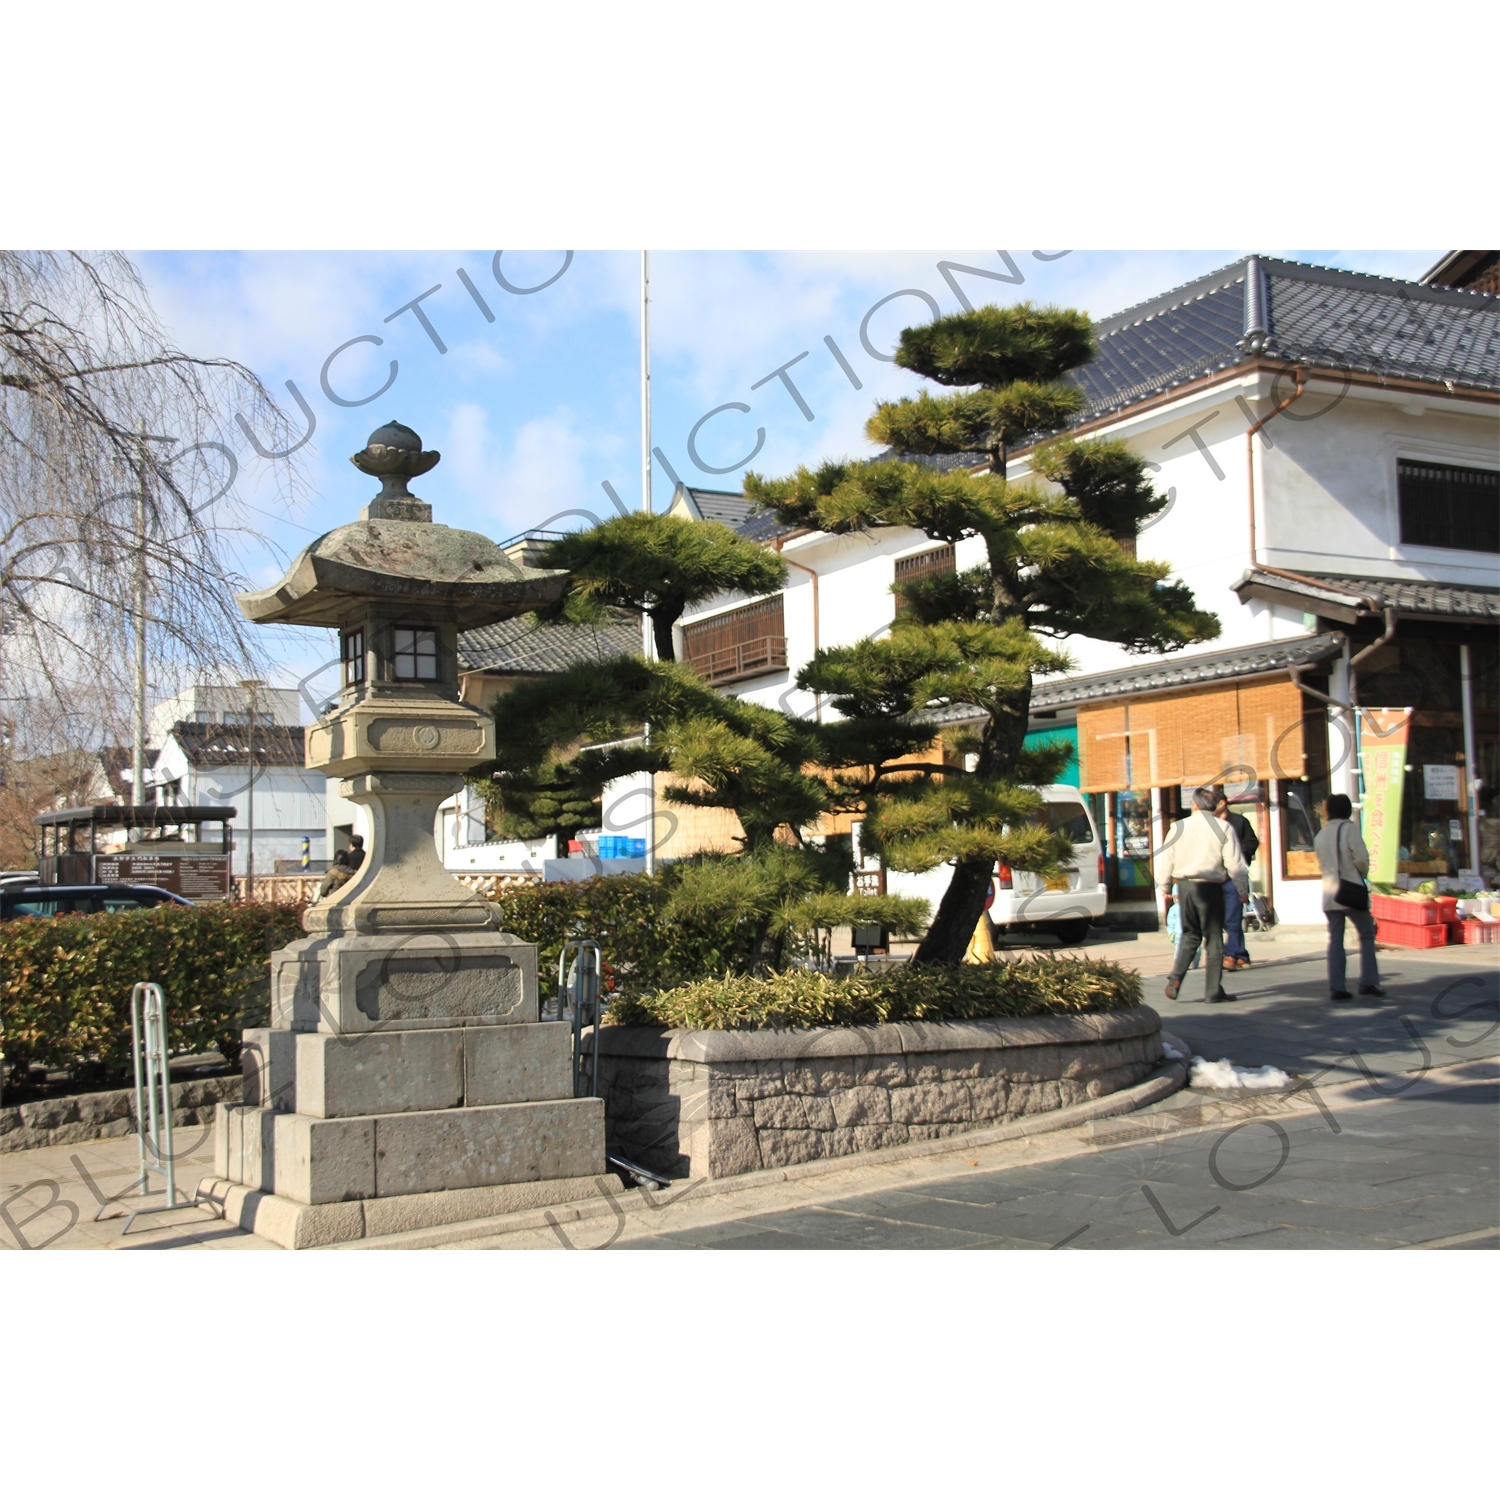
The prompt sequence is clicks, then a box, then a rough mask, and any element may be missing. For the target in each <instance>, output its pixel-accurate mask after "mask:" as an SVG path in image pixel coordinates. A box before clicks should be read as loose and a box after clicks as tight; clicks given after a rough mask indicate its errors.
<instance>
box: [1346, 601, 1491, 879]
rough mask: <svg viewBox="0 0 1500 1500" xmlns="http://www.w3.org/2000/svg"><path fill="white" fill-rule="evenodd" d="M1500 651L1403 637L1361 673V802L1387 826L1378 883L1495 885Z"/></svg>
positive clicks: (1373, 820)
mask: <svg viewBox="0 0 1500 1500" xmlns="http://www.w3.org/2000/svg"><path fill="white" fill-rule="evenodd" d="M1497 679H1500V648H1497V647H1496V645H1495V644H1494V643H1493V642H1492V641H1491V642H1486V643H1483V644H1475V643H1472V642H1470V641H1465V640H1462V639H1452V638H1445V633H1444V632H1441V631H1434V632H1432V633H1431V634H1428V635H1426V636H1422V635H1417V634H1415V633H1413V634H1412V635H1410V636H1409V635H1407V634H1406V632H1405V631H1402V632H1398V634H1397V637H1396V639H1395V640H1394V641H1392V642H1391V643H1390V644H1389V645H1386V646H1383V647H1382V648H1381V649H1380V650H1379V651H1378V652H1376V653H1375V654H1374V655H1373V656H1372V657H1371V658H1370V659H1369V660H1368V661H1367V663H1366V664H1365V666H1364V668H1363V670H1362V671H1361V672H1360V677H1359V698H1360V705H1361V715H1360V773H1361V806H1362V814H1363V820H1364V822H1365V824H1366V825H1367V826H1379V827H1381V828H1382V829H1388V830H1389V837H1388V838H1387V839H1386V840H1385V844H1384V848H1385V852H1386V857H1385V859H1384V860H1383V862H1382V868H1381V869H1379V870H1373V869H1372V872H1371V878H1372V879H1374V880H1379V881H1381V882H1382V883H1389V884H1394V885H1398V886H1402V887H1409V886H1415V885H1420V884H1422V883H1423V882H1425V881H1429V880H1434V881H1446V882H1457V883H1459V884H1465V883H1468V884H1470V885H1474V884H1477V883H1478V882H1479V881H1481V880H1482V881H1483V882H1484V884H1485V885H1486V886H1488V887H1489V888H1493V887H1494V884H1495V881H1496V877H1497V873H1500V872H1497V853H1500V851H1497V848H1496V838H1495V829H1496V826H1497V825H1496V821H1495V820H1496V813H1497V811H1500V809H1497V808H1496V805H1495V788H1496V786H1497V784H1500V690H1497V689H1500V682H1497Z"/></svg>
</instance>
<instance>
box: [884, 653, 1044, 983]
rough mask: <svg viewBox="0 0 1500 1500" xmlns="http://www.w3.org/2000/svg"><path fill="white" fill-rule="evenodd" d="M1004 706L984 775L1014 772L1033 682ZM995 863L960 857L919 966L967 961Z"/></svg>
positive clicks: (984, 750) (984, 757) (989, 729)
mask: <svg viewBox="0 0 1500 1500" xmlns="http://www.w3.org/2000/svg"><path fill="white" fill-rule="evenodd" d="M1004 707H1005V708H1007V709H1009V710H1010V712H1008V713H998V712H997V713H994V714H992V715H991V717H990V720H989V722H988V723H987V724H986V725H985V726H984V736H983V738H982V739H981V741H980V746H979V764H978V765H977V766H976V767H975V773H976V774H977V775H979V776H984V777H994V778H997V779H999V778H1004V777H1008V776H1010V775H1011V774H1012V773H1013V772H1014V770H1015V766H1016V761H1017V759H1019V757H1020V754H1021V750H1022V747H1023V746H1024V745H1025V743H1026V725H1027V722H1028V720H1029V719H1030V716H1031V684H1030V682H1028V683H1027V684H1026V687H1025V689H1024V690H1023V691H1021V692H1019V693H1017V694H1016V695H1015V697H1013V698H1011V699H1009V700H1008V701H1007V702H1006V703H1005V704H1004ZM994 871H995V866H994V861H992V860H984V859H961V860H959V861H958V863H957V865H956V866H955V867H954V871H953V878H952V879H951V880H950V881H949V882H948V889H947V890H946V891H944V892H943V899H942V900H941V901H940V902H939V903H938V909H937V915H936V916H935V917H933V919H932V925H931V926H930V927H928V929H927V935H926V936H925V937H924V938H923V939H922V942H921V944H920V945H919V946H918V948H917V951H916V953H914V954H913V955H912V962H913V963H919V964H957V963H962V962H963V957H964V954H965V953H966V952H967V951H968V947H969V939H970V938H972V937H973V936H974V929H975V928H976V927H977V926H978V925H979V918H980V915H981V913H982V912H983V911H984V898H985V895H986V893H987V890H988V887H989V883H990V877H991V876H992V875H993V874H994Z"/></svg>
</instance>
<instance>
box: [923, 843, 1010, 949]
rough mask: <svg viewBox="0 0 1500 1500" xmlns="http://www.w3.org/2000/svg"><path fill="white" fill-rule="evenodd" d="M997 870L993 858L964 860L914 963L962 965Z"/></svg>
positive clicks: (949, 886)
mask: <svg viewBox="0 0 1500 1500" xmlns="http://www.w3.org/2000/svg"><path fill="white" fill-rule="evenodd" d="M994 872H995V864H994V861H993V860H988V859H961V860H960V861H959V862H958V865H957V867H956V868H955V869H954V871H953V878H952V880H950V881H949V882H948V889H947V890H946V891H944V892H943V899H942V901H941V902H939V903H938V909H937V915H936V916H935V917H934V918H933V919H932V925H931V926H930V927H929V928H928V929H927V935H926V937H924V938H923V939H922V941H921V944H920V945H919V946H918V948H917V951H916V953H914V954H913V955H912V962H913V963H917V964H961V963H962V962H963V961H964V954H965V953H966V952H967V951H968V947H969V939H970V938H972V937H973V936H974V929H975V928H976V927H977V926H978V925H979V918H980V915H981V913H982V912H983V911H984V898H985V895H986V893H987V892H988V890H989V885H990V876H991V875H993V874H994Z"/></svg>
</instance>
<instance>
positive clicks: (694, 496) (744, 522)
mask: <svg viewBox="0 0 1500 1500" xmlns="http://www.w3.org/2000/svg"><path fill="white" fill-rule="evenodd" d="M682 488H683V492H684V493H685V494H686V495H687V497H688V499H689V500H690V501H691V502H692V505H693V508H694V509H695V510H696V511H697V512H698V514H699V515H700V516H702V518H703V519H704V520H705V521H717V522H718V523H719V524H720V525H721V526H727V527H729V529H730V530H731V531H737V532H738V533H739V534H740V535H741V536H742V537H745V538H747V539H748V540H749V541H752V542H769V541H771V540H773V539H774V538H775V537H778V536H786V535H787V534H788V533H789V532H793V531H796V530H797V529H798V528H797V527H795V526H788V525H786V524H785V523H784V522H781V521H778V520H777V519H776V517H775V516H773V515H770V514H768V513H767V512H766V511H763V510H760V509H758V508H757V507H756V506H753V505H751V503H750V502H749V501H748V500H747V499H745V497H744V496H743V495H742V494H740V493H739V492H738V491H731V490H694V489H689V488H688V486H687V485H683V487H682Z"/></svg>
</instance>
